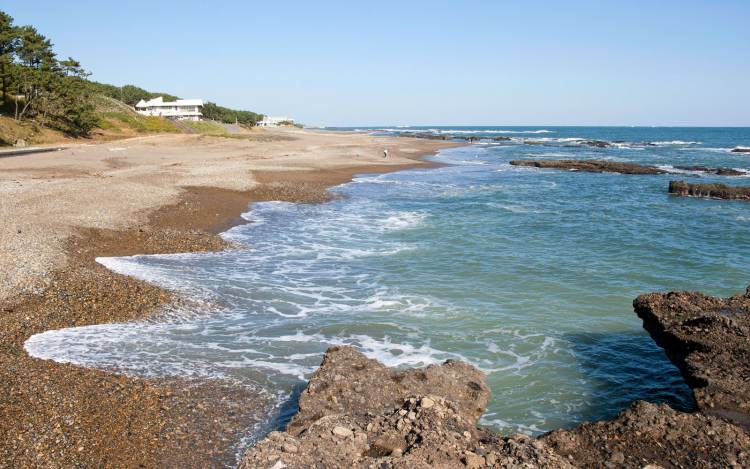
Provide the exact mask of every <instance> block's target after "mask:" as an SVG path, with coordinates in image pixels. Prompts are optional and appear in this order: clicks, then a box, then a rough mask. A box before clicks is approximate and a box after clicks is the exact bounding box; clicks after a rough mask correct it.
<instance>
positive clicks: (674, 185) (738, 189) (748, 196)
mask: <svg viewBox="0 0 750 469" xmlns="http://www.w3.org/2000/svg"><path fill="white" fill-rule="evenodd" d="M669 193H670V194H675V195H679V196H689V197H706V198H711V199H730V200H750V186H727V185H726V184H691V183H688V182H685V181H669Z"/></svg>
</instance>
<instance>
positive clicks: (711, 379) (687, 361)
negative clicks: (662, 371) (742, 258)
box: [633, 288, 750, 448]
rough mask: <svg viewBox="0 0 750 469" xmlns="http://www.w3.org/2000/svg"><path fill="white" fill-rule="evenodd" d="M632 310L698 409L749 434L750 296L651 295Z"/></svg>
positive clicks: (673, 293) (638, 301) (636, 304)
mask: <svg viewBox="0 0 750 469" xmlns="http://www.w3.org/2000/svg"><path fill="white" fill-rule="evenodd" d="M749 290H750V288H749ZM633 306H634V307H635V312H636V313H637V314H638V316H639V317H640V318H641V319H642V320H643V327H644V328H645V329H646V330H647V331H648V333H649V334H651V337H652V338H653V339H654V340H655V341H656V343H657V344H658V345H659V346H661V347H662V348H663V349H664V351H665V352H666V353H667V356H668V357H669V359H670V360H671V361H672V363H674V364H675V366H677V367H678V368H679V369H680V371H681V372H682V375H683V376H684V377H685V381H686V382H687V384H688V385H689V386H690V387H691V388H693V394H694V395H695V400H696V403H697V404H698V408H699V409H700V410H701V411H703V412H704V413H706V414H709V415H717V416H721V417H724V418H727V419H730V420H732V421H734V422H736V423H737V424H739V425H741V426H743V427H744V428H746V429H750V292H746V293H745V294H744V295H736V296H733V297H731V298H715V297H711V296H706V295H704V294H702V293H697V292H671V293H666V294H664V293H650V294H648V295H641V296H639V297H638V298H636V300H635V301H634V302H633ZM748 448H750V446H748Z"/></svg>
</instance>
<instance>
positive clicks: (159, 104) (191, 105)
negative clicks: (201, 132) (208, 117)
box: [135, 96, 203, 121]
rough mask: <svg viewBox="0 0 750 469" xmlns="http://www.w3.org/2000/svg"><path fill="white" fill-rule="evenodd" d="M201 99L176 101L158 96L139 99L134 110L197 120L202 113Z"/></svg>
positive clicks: (140, 112) (173, 117) (148, 114)
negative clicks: (165, 99)
mask: <svg viewBox="0 0 750 469" xmlns="http://www.w3.org/2000/svg"><path fill="white" fill-rule="evenodd" d="M202 108H203V100H202V99H178V100H177V101H171V102H170V101H164V98H163V97H161V96H159V97H158V98H154V99H151V100H148V101H144V100H142V99H141V100H140V101H139V102H138V104H136V105H135V110H136V112H138V113H139V114H143V115H144V116H159V117H167V118H170V119H177V120H191V121H199V120H201V117H203V114H202V113H201V109H202Z"/></svg>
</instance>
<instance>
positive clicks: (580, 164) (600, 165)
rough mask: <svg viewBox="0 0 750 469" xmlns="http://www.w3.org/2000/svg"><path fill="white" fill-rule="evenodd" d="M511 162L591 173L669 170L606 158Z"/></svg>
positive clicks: (648, 172)
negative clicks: (606, 159)
mask: <svg viewBox="0 0 750 469" xmlns="http://www.w3.org/2000/svg"><path fill="white" fill-rule="evenodd" d="M510 164H512V165H514V166H531V167H534V168H545V169H546V168H549V169H567V170H574V171H585V172H589V173H620V174H665V173H666V172H667V171H665V170H663V169H660V168H657V167H656V166H646V165H640V164H634V163H622V162H618V161H605V160H513V161H511V162H510Z"/></svg>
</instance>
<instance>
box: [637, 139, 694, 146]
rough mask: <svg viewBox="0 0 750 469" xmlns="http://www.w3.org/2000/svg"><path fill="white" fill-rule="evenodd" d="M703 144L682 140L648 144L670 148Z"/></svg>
mask: <svg viewBox="0 0 750 469" xmlns="http://www.w3.org/2000/svg"><path fill="white" fill-rule="evenodd" d="M702 143H703V142H691V141H688V142H686V141H683V140H669V141H658V142H650V144H651V145H656V146H671V145H700V144H702Z"/></svg>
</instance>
